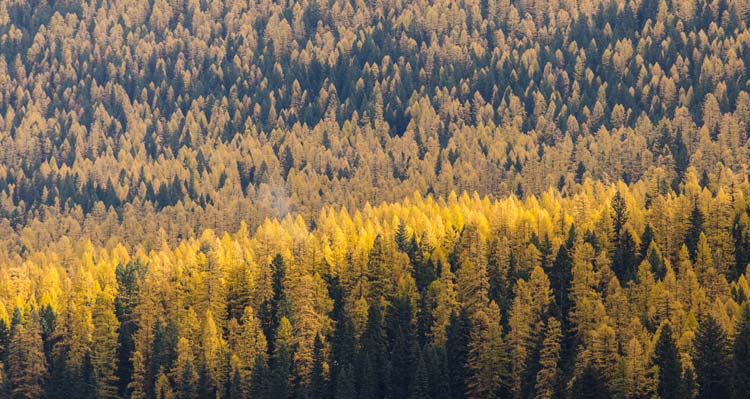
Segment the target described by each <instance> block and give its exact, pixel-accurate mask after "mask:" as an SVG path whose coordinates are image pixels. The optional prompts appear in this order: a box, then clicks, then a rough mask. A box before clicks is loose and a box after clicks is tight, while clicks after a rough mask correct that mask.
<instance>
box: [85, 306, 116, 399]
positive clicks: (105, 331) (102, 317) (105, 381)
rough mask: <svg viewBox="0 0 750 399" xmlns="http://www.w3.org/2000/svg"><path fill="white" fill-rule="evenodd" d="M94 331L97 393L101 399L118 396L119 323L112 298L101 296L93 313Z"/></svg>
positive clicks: (92, 357)
mask: <svg viewBox="0 0 750 399" xmlns="http://www.w3.org/2000/svg"><path fill="white" fill-rule="evenodd" d="M91 319H92V322H93V324H94V331H93V334H92V340H91V363H92V365H93V367H94V372H95V373H96V383H97V387H96V391H97V396H98V397H99V398H101V399H109V398H116V397H117V396H118V395H117V375H116V372H117V350H118V346H119V342H118V332H117V329H118V326H119V322H118V320H117V317H116V316H115V307H114V303H113V302H112V299H111V298H108V297H107V296H106V295H104V294H100V295H99V296H98V297H97V299H96V302H95V303H94V309H93V310H92V312H91Z"/></svg>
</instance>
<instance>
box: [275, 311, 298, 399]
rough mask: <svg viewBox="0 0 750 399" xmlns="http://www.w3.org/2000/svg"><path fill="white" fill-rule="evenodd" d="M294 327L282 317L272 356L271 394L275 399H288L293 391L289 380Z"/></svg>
mask: <svg viewBox="0 0 750 399" xmlns="http://www.w3.org/2000/svg"><path fill="white" fill-rule="evenodd" d="M292 359H293V353H292V325H291V324H290V323H289V319H287V318H286V317H282V318H281V321H280V322H279V329H278V331H277V332H276V342H275V343H274V349H273V355H272V356H271V371H270V394H271V397H273V398H279V399H286V398H288V397H289V395H290V392H291V389H290V386H289V378H290V376H291V370H292Z"/></svg>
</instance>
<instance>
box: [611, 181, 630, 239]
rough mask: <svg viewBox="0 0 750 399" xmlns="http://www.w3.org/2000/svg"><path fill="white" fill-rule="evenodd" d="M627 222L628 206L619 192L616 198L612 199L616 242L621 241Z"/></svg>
mask: <svg viewBox="0 0 750 399" xmlns="http://www.w3.org/2000/svg"><path fill="white" fill-rule="evenodd" d="M627 221H628V208H627V205H625V198H623V196H622V194H620V192H619V191H617V192H616V193H615V195H614V197H612V227H613V230H614V233H615V234H614V238H615V240H619V239H620V238H621V234H622V233H623V228H624V227H625V223H627Z"/></svg>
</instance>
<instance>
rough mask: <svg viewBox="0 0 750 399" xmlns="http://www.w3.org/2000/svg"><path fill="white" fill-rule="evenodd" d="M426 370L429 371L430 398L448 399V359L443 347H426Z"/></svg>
mask: <svg viewBox="0 0 750 399" xmlns="http://www.w3.org/2000/svg"><path fill="white" fill-rule="evenodd" d="M425 352H426V354H427V356H426V358H425V361H426V362H427V368H428V370H429V373H428V374H429V386H430V397H431V398H433V399H450V397H451V392H450V389H451V388H450V384H449V382H450V381H449V378H448V359H447V357H446V354H445V349H444V348H443V347H434V346H428V347H427V350H426V351H425Z"/></svg>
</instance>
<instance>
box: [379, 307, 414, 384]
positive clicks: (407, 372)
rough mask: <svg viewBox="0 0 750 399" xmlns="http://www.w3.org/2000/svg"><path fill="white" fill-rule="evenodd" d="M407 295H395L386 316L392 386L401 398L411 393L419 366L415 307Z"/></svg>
mask: <svg viewBox="0 0 750 399" xmlns="http://www.w3.org/2000/svg"><path fill="white" fill-rule="evenodd" d="M407 295H408V294H400V295H398V296H396V297H394V298H393V300H392V301H391V308H390V311H389V312H388V315H387V316H386V331H387V336H388V352H389V353H390V355H391V368H390V372H391V376H390V388H391V390H392V395H393V396H394V397H400V398H405V397H407V396H408V395H409V384H410V383H411V380H412V377H413V375H414V371H415V369H416V366H417V358H416V353H414V352H415V348H416V347H417V334H416V325H415V322H414V321H415V320H414V316H415V315H414V307H413V304H412V302H411V299H410V298H409V297H408V296H407Z"/></svg>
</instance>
